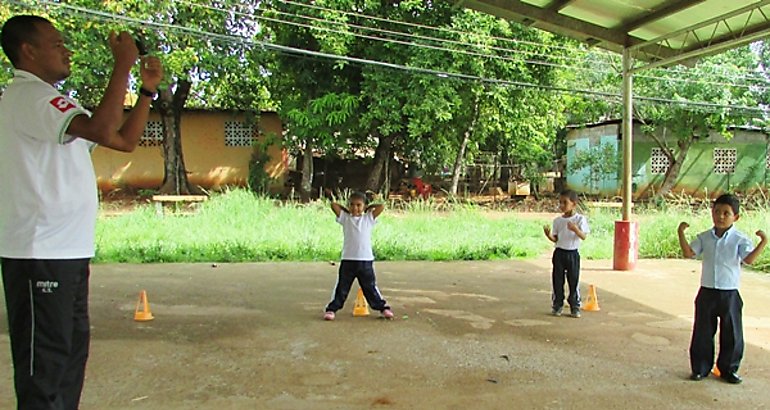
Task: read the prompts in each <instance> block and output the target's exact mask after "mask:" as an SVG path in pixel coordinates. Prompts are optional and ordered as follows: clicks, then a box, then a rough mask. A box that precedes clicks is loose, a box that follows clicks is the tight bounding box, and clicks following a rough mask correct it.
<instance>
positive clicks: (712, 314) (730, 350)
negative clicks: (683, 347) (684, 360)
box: [690, 287, 743, 375]
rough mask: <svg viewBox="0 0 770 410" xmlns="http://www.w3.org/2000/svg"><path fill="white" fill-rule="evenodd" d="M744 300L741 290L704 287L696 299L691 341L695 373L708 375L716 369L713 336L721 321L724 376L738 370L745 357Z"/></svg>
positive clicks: (720, 362) (719, 365) (719, 363)
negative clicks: (739, 291)
mask: <svg viewBox="0 0 770 410" xmlns="http://www.w3.org/2000/svg"><path fill="white" fill-rule="evenodd" d="M742 310H743V299H741V295H740V293H738V290H719V289H711V288H704V287H701V288H700V290H699V291H698V296H696V297H695V321H694V324H693V329H692V341H691V342H690V366H691V367H692V372H693V373H697V374H701V375H707V374H708V373H709V372H710V371H711V368H712V367H713V366H714V335H715V334H716V331H717V319H719V356H717V368H718V369H719V371H720V372H721V373H722V374H727V373H734V372H737V371H738V367H740V365H741V359H742V358H743V321H742V319H741V315H742V313H741V311H742Z"/></svg>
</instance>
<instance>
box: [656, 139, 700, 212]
mask: <svg viewBox="0 0 770 410" xmlns="http://www.w3.org/2000/svg"><path fill="white" fill-rule="evenodd" d="M692 141H693V137H689V138H687V139H686V140H679V142H678V143H677V145H678V146H679V152H678V153H677V154H676V158H674V156H673V155H669V157H668V160H669V166H668V170H666V175H665V176H664V177H663V183H662V184H661V185H660V189H658V192H657V193H656V194H655V197H656V198H662V197H663V196H665V195H667V194H668V193H669V192H671V188H673V187H674V184H675V183H676V180H677V178H679V171H680V170H681V169H682V164H684V160H685V158H687V152H688V151H689V150H690V145H692ZM664 151H665V152H666V153H668V152H669V151H668V150H664Z"/></svg>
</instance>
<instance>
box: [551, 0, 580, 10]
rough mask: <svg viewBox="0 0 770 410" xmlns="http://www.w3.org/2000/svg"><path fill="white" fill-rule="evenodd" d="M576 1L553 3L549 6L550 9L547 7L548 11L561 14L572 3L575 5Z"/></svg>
mask: <svg viewBox="0 0 770 410" xmlns="http://www.w3.org/2000/svg"><path fill="white" fill-rule="evenodd" d="M574 2H575V0H554V2H553V3H551V4H549V5H548V7H546V8H547V9H548V10H551V11H555V12H557V13H558V12H559V11H561V10H562V9H564V8H565V7H567V6H569V5H570V3H574Z"/></svg>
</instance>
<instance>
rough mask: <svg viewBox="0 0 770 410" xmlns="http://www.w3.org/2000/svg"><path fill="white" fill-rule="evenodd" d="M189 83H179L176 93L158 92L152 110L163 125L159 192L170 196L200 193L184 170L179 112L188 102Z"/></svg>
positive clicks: (180, 115) (184, 81) (180, 113)
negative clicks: (158, 114)
mask: <svg viewBox="0 0 770 410" xmlns="http://www.w3.org/2000/svg"><path fill="white" fill-rule="evenodd" d="M190 85H191V83H190V82H189V81H186V80H180V81H179V82H178V83H177V88H176V92H175V93H173V94H172V93H171V90H170V89H166V90H161V91H160V98H159V99H158V100H157V101H156V102H155V107H156V108H157V109H158V111H159V112H160V116H161V121H162V123H163V160H164V175H163V184H162V185H161V187H160V189H159V192H160V193H161V194H171V195H189V194H195V193H200V190H198V189H195V188H194V187H192V186H190V183H189V182H188V181H187V169H186V168H185V165H184V155H183V154H182V132H181V122H182V111H183V110H184V105H185V103H186V102H187V96H188V95H189V92H190Z"/></svg>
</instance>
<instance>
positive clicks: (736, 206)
mask: <svg viewBox="0 0 770 410" xmlns="http://www.w3.org/2000/svg"><path fill="white" fill-rule="evenodd" d="M717 204H726V205H730V208H733V213H734V214H735V215H738V212H739V211H740V210H741V203H740V201H738V198H736V197H734V196H733V195H730V194H723V195H720V196H719V198H717V199H716V200H714V206H716V205H717Z"/></svg>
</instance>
